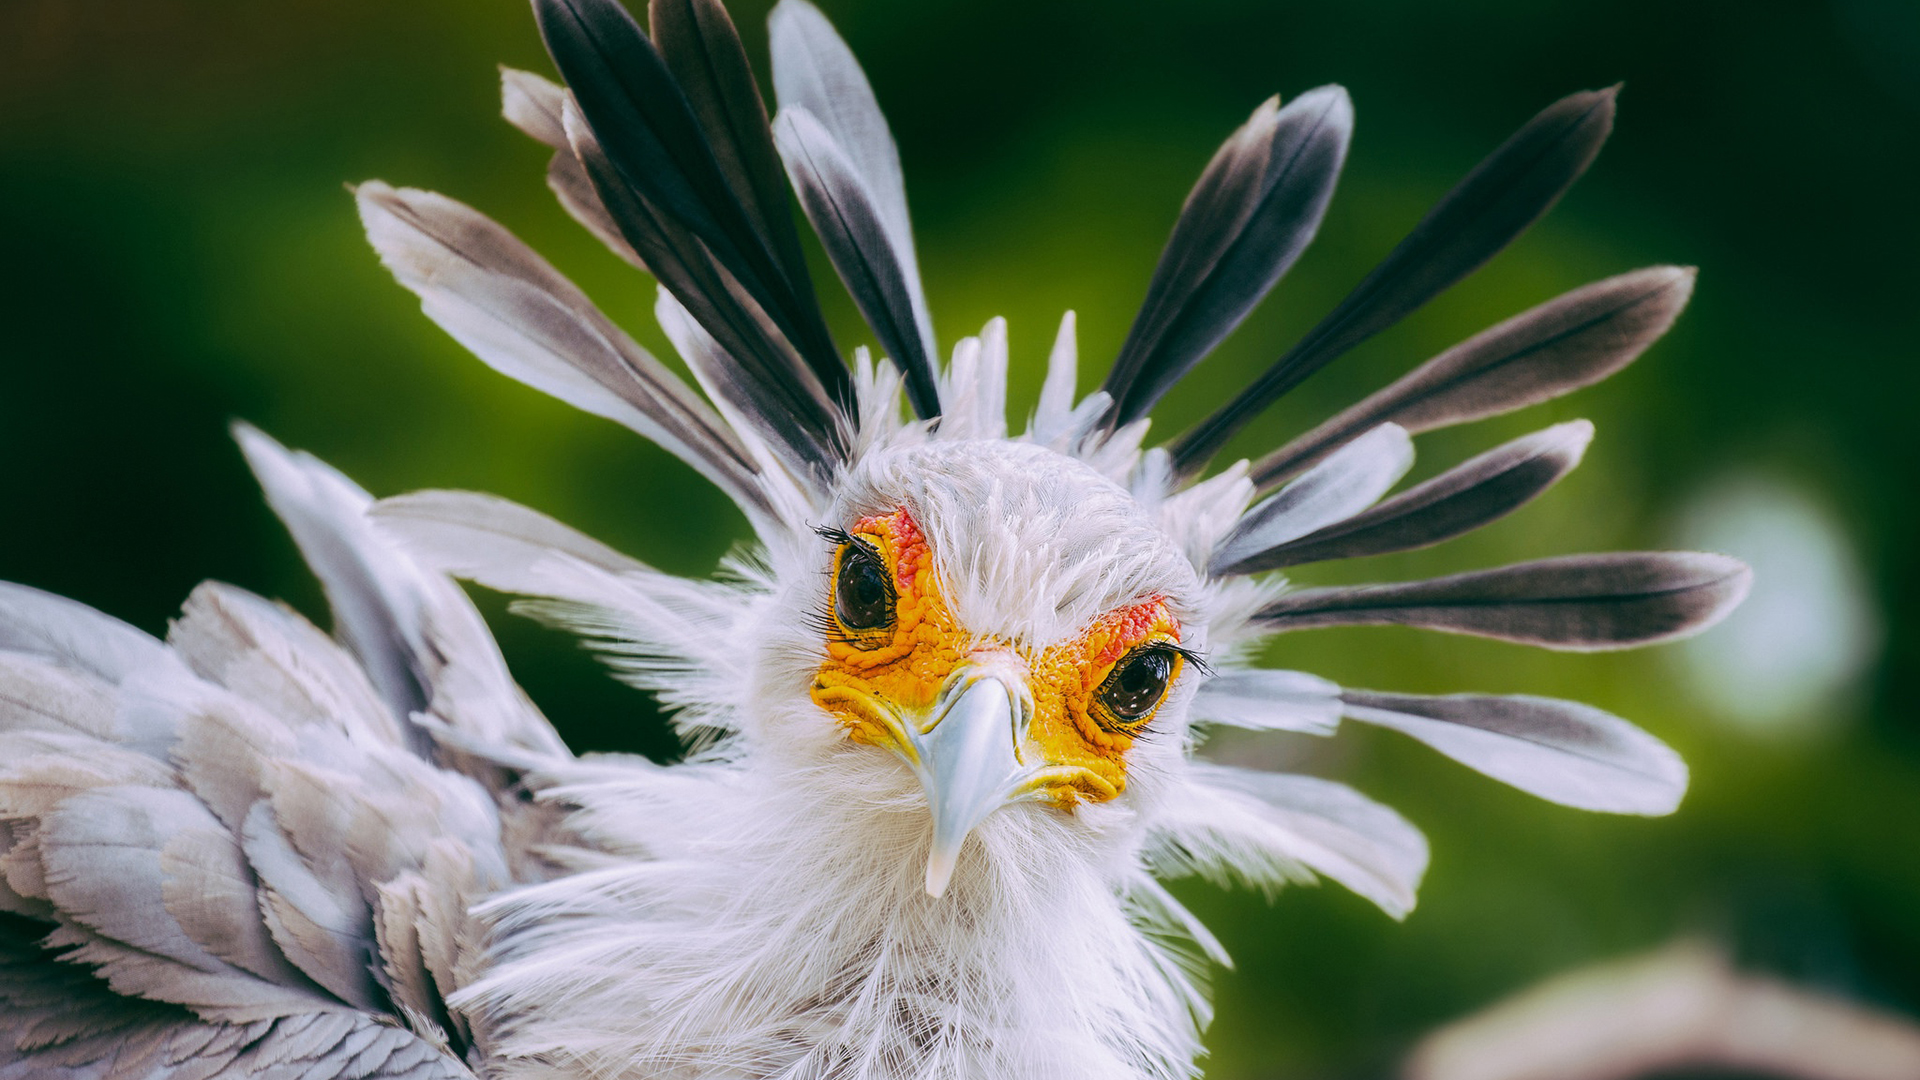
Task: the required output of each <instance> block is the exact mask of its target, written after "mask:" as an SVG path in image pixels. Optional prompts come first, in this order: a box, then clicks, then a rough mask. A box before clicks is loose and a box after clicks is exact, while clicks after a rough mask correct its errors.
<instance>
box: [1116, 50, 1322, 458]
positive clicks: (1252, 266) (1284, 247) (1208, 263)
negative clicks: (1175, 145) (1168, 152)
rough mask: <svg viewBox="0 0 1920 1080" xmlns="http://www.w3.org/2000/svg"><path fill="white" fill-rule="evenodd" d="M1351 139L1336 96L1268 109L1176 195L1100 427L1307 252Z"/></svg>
mask: <svg viewBox="0 0 1920 1080" xmlns="http://www.w3.org/2000/svg"><path fill="white" fill-rule="evenodd" d="M1352 135H1353V103H1352V102H1351V101H1350V100H1348V98H1347V92H1346V91H1345V90H1344V89H1342V88H1340V87H1338V86H1324V87H1321V88H1319V89H1317V90H1310V91H1308V92H1307V93H1305V94H1303V95H1301V96H1300V97H1299V98H1297V99H1296V100H1294V101H1293V102H1292V103H1291V104H1289V105H1287V106H1286V107H1285V108H1279V107H1278V99H1277V98H1275V99H1270V100H1269V101H1267V102H1266V103H1264V104H1262V105H1261V106H1260V107H1259V108H1258V109H1256V110H1254V113H1253V116H1252V117H1250V118H1249V119H1248V120H1247V122H1246V123H1245V124H1243V125H1241V127H1240V129H1239V130H1238V131H1235V132H1234V133H1233V135H1232V136H1231V137H1230V138H1228V139H1227V141H1226V142H1225V143H1224V144H1222V145H1221V147H1220V149H1219V151H1218V152H1217V153H1215V155H1214V157H1213V160H1212V161H1211V162H1209V163H1208V165H1207V168H1206V171H1205V172H1204V173H1202V174H1201V176H1200V180H1199V182H1198V183H1196V184H1195V185H1194V188H1193V191H1192V193H1191V194H1189V195H1188V196H1187V202H1186V205H1185V206H1184V207H1182V209H1181V211H1180V218H1179V220H1178V221H1177V222H1176V223H1175V224H1174V227H1173V235H1172V236H1170V237H1169V238H1168V239H1167V247H1166V250H1165V251H1164V252H1162V253H1161V256H1160V262H1159V265H1157V266H1156V267H1154V272H1153V280H1152V283H1151V284H1150V285H1148V287H1147V298H1146V301H1145V302H1144V303H1143V304H1142V305H1141V308H1140V314H1139V315H1138V316H1137V317H1136V318H1135V320H1134V324H1133V329H1132V330H1131V331H1129V332H1128V334H1127V340H1126V343H1125V344H1123V345H1122V346H1121V348H1120V356H1119V358H1118V359H1117V360H1115V361H1114V365H1113V370H1112V372H1111V373H1109V374H1108V376H1107V381H1106V383H1105V384H1104V389H1105V390H1106V391H1107V392H1108V393H1109V394H1112V395H1113V399H1114V412H1113V415H1112V416H1111V417H1110V418H1109V421H1108V423H1109V426H1110V427H1119V426H1122V425H1125V424H1128V423H1131V422H1133V421H1134V420H1138V419H1139V418H1140V417H1142V416H1145V415H1146V414H1147V413H1148V412H1150V411H1151V410H1152V409H1153V406H1154V404H1155V403H1156V402H1158V401H1159V400H1160V397H1161V396H1162V395H1163V394H1165V393H1166V392H1167V391H1168V390H1169V389H1171V388H1172V387H1173V385H1174V383H1176V382H1178V381H1179V380H1180V378H1181V377H1182V376H1184V375H1185V374H1186V373H1187V372H1188V371H1190V370H1192V368H1193V366H1194V365H1195V364H1197V363H1199V362H1200V361H1201V360H1202V359H1203V358H1204V357H1205V356H1206V355H1207V354H1208V353H1209V352H1211V351H1212V350H1213V348H1214V346H1216V345H1218V344H1219V343H1220V342H1221V341H1222V340H1223V339H1225V338H1226V336H1227V335H1228V334H1231V333H1232V332H1233V330H1234V328H1235V327H1237V326H1239V325H1240V322H1241V320H1242V319H1244V318H1246V316H1247V313H1248V312H1250V311H1252V310H1253V308H1254V306H1255V305H1257V304H1259V302H1260V300H1261V298H1262V297H1264V296H1265V295H1266V294H1267V292H1268V291H1269V290H1271V289H1272V288H1273V286H1274V284H1275V283H1276V282H1278V281H1279V280H1280V278H1281V276H1282V275H1284V274H1285V273H1286V272H1287V270H1288V269H1289V268H1290V267H1292V265H1293V263H1294V261H1295V260H1296V259H1298V258H1299V257H1300V253H1301V252H1303V251H1305V250H1306V248H1307V245H1308V244H1309V243H1311V242H1312V241H1313V236H1314V233H1315V232H1316V231H1318V230H1319V228H1320V220H1321V218H1323V217H1324V216H1325V215H1326V211H1327V204H1328V203H1329V202H1331V201H1332V199H1333V189H1334V185H1335V183H1336V182H1337V181H1338V180H1339V179H1340V167H1341V165H1342V164H1343V163H1344V162H1345V161H1346V156H1347V143H1348V140H1349V139H1351V137H1352Z"/></svg>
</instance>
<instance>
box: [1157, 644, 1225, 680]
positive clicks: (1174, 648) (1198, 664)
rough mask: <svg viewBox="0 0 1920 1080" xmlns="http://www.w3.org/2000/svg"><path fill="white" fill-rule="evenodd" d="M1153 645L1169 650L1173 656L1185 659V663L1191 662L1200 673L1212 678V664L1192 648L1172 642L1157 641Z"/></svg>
mask: <svg viewBox="0 0 1920 1080" xmlns="http://www.w3.org/2000/svg"><path fill="white" fill-rule="evenodd" d="M1154 647H1155V648H1159V649H1165V650H1166V651H1167V652H1170V653H1172V654H1174V655H1175V656H1178V657H1179V658H1180V659H1182V660H1185V661H1186V662H1187V663H1189V664H1192V665H1193V666H1194V667H1195V668H1198V669H1199V671H1200V674H1202V675H1205V676H1206V677H1207V678H1209V679H1211V678H1213V666H1212V665H1211V664H1208V663H1207V658H1206V657H1204V656H1201V655H1200V654H1199V653H1198V652H1196V651H1194V650H1192V649H1188V648H1183V647H1181V646H1179V645H1175V644H1172V643H1171V642H1158V643H1156V644H1155V646H1154Z"/></svg>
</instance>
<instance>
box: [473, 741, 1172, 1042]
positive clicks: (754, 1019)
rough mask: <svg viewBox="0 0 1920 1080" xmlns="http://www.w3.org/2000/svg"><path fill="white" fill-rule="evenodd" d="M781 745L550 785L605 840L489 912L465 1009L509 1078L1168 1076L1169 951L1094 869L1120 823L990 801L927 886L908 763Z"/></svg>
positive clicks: (591, 770) (846, 748) (873, 753)
mask: <svg viewBox="0 0 1920 1080" xmlns="http://www.w3.org/2000/svg"><path fill="white" fill-rule="evenodd" d="M803 753H806V754H808V755H809V760H805V761H793V760H783V761H778V762H770V761H766V760H763V758H764V757H765V756H766V755H761V756H760V757H759V758H756V757H754V756H745V757H739V758H734V759H732V760H716V761H712V762H707V763H699V764H692V765H683V766H676V767H674V768H671V769H635V768H633V767H632V766H631V765H630V764H628V763H622V764H621V765H620V767H618V768H609V767H606V766H596V765H595V764H594V763H593V762H591V761H587V762H581V763H580V764H579V765H578V766H577V767H575V769H574V771H573V774H572V775H566V776H561V777H557V778H556V779H557V780H558V781H559V786H558V787H557V788H556V789H555V791H556V793H558V794H560V795H562V796H563V797H565V798H566V799H568V800H569V801H571V802H573V803H574V804H575V805H578V806H579V807H581V810H580V812H579V813H578V814H577V815H576V818H575V824H576V826H577V827H578V828H580V829H581V830H582V832H583V833H584V834H585V835H586V836H587V837H588V838H589V839H590V841H591V842H592V844H593V846H594V847H596V848H598V849H600V850H601V851H602V852H605V853H606V854H604V855H602V856H596V857H595V858H596V863H595V864H594V868H593V869H590V870H588V871H587V872H585V873H582V874H578V875H574V876H571V877H567V878H563V879H561V880H557V881H554V882H550V883H548V884H545V885H540V886H535V887H533V888H530V889H527V890H524V891H522V892H520V893H517V894H512V895H510V896H508V897H506V898H503V899H502V900H501V901H498V902H497V903H496V904H494V905H493V907H492V911H491V913H492V914H493V915H494V916H495V917H497V918H498V919H499V920H500V927H501V940H502V943H503V944H502V958H503V960H504V963H503V965H502V966H501V967H500V968H498V969H496V970H495V971H494V972H493V973H491V976H490V977H489V978H488V979H487V980H486V981H485V982H484V983H482V984H480V985H479V986H477V987H475V988H474V989H473V991H472V992H471V998H470V1000H472V1001H473V1002H474V1003H475V1004H476V1005H479V1006H481V1007H483V1008H486V1009H488V1010H489V1011H490V1012H492V1013H493V1014H494V1015H495V1016H497V1017H499V1018H500V1020H501V1027H500V1029H499V1030H501V1031H503V1033H504V1035H503V1045H502V1046H500V1047H499V1048H498V1049H499V1050H501V1051H504V1052H506V1053H508V1054H512V1055H517V1056H519V1057H521V1058H522V1059H523V1060H525V1061H526V1063H527V1064H526V1068H525V1069H524V1071H523V1073H522V1075H529V1076H533V1075H538V1076H556V1075H563V1076H571V1075H586V1076H594V1077H603V1076H604V1077H639V1076H648V1077H653V1076H671V1077H710V1076H711V1077H721V1076H726V1077H756V1078H758V1077H783V1078H794V1080H800V1078H808V1080H826V1078H835V1080H839V1078H873V1080H882V1078H885V1080H895V1078H899V1080H905V1078H906V1077H909V1076H911V1077H915V1078H920V1077H954V1078H965V1077H978V1076H989V1075H991V1076H1047V1077H1050V1078H1055V1080H1059V1078H1072V1077H1082V1076H1084V1077H1088V1078H1093V1077H1101V1078H1116V1077H1135V1076H1143V1077H1162V1076H1185V1075H1188V1074H1189V1073H1190V1071H1191V1068H1192V1066H1191V1064H1190V1063H1191V1062H1192V1060H1193V1058H1194V1055H1195V1040H1196V1038H1197V1035H1196V1023H1197V1021H1198V1019H1199V1014H1200V1013H1201V1012H1202V1011H1203V1010H1204V1005H1203V1003H1202V1002H1201V999H1200V996H1199V993H1198V991H1197V990H1196V989H1195V988H1194V985H1193V983H1192V982H1191V981H1190V979H1189V977H1188V975H1187V974H1186V973H1185V970H1184V969H1185V968H1186V967H1190V965H1187V964H1186V963H1185V961H1184V958H1183V957H1181V956H1179V955H1176V954H1175V953H1174V952H1170V951H1168V949H1169V948H1170V946H1168V945H1167V944H1165V939H1164V937H1163V936H1162V935H1157V934H1156V935H1148V934H1145V933H1143V932H1142V931H1141V929H1140V928H1138V927H1137V926H1136V925H1135V923H1134V917H1133V916H1130V914H1129V909H1130V905H1129V903H1128V902H1127V901H1126V900H1124V899H1123V898H1122V896H1121V893H1122V892H1123V891H1125V890H1124V886H1123V885H1122V884H1121V883H1119V882H1116V881H1115V880H1114V878H1113V877H1112V876H1111V875H1110V874H1109V873H1105V872H1102V871H1101V870H1099V869H1097V868H1099V867H1103V866H1116V865H1120V866H1125V865H1129V864H1130V863H1131V861H1132V860H1130V859H1127V858H1125V857H1124V855H1122V856H1121V857H1119V858H1116V857H1115V855H1116V853H1115V851H1113V850H1112V847H1113V846H1114V845H1122V844H1129V843H1131V840H1130V839H1129V838H1128V837H1125V836H1120V835H1112V836H1107V837H1100V836H1099V835H1098V834H1097V833H1094V834H1092V836H1093V839H1092V840H1091V841H1090V839H1089V835H1090V831H1089V830H1087V829H1085V828H1084V827H1082V828H1080V829H1067V828H1063V827H1061V826H1062V825H1063V824H1064V823H1065V819H1064V818H1063V817H1062V816H1061V815H1060V813H1059V812H1058V811H1056V810H1051V809H1048V808H1043V807H1038V806H1033V807H1011V808H1008V809H1007V810H1006V811H1003V812H1001V813H999V814H996V815H994V817H993V818H992V819H990V820H989V821H988V822H987V823H985V825H983V827H982V828H981V829H980V830H979V832H978V833H977V834H976V835H977V839H976V840H974V841H971V842H969V843H968V845H967V847H966V849H965V850H964V852H963V855H962V858H961V861H960V864H959V866H958V868H957V870H956V873H955V876H954V880H953V884H952V887H951V889H950V890H949V891H948V893H947V894H946V895H945V896H944V897H942V898H940V899H934V898H932V897H929V896H928V895H927V894H926V892H925V888H924V866H925V861H926V853H927V845H928V842H929V822H928V817H927V810H926V803H925V801H924V797H923V796H922V795H921V794H920V791H919V787H918V784H917V783H916V782H915V781H914V779H913V777H912V775H911V774H910V773H909V772H908V771H907V770H906V769H905V768H904V767H902V766H901V765H900V764H899V762H898V761H897V760H895V759H893V758H892V756H891V755H889V754H887V753H886V752H884V751H879V750H870V749H868V748H864V747H856V746H850V745H848V744H845V743H832V744H829V743H819V744H816V745H815V746H814V747H813V748H811V749H809V750H806V751H803ZM1096 845H1098V846H1097V847H1096ZM536 1062H542V1063H544V1064H536ZM555 1067H557V1068H558V1072H556V1071H555Z"/></svg>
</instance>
